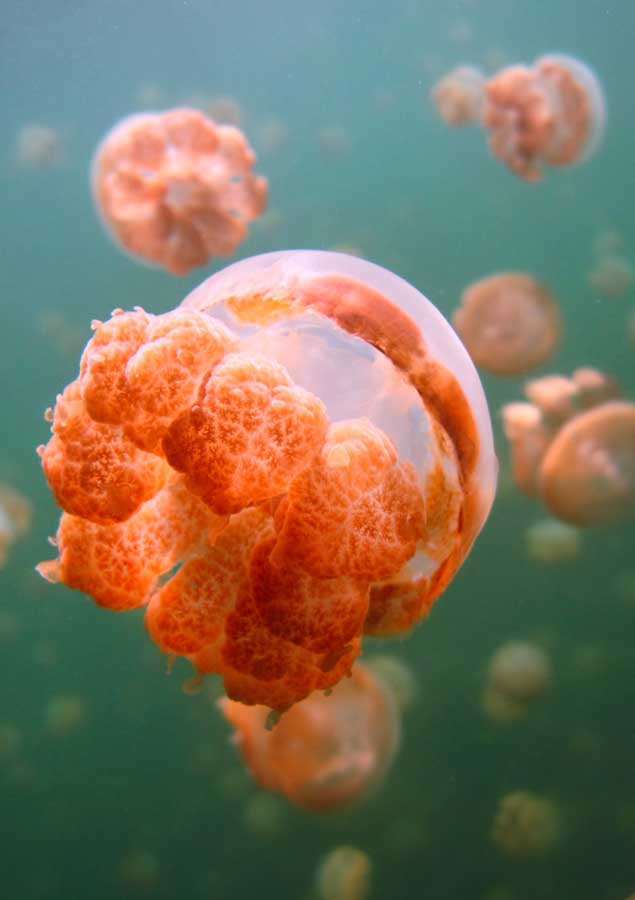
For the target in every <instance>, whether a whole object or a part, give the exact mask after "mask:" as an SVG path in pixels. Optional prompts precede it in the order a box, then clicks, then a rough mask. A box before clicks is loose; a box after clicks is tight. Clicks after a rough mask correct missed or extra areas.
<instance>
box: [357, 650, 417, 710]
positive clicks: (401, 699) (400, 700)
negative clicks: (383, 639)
mask: <svg viewBox="0 0 635 900" xmlns="http://www.w3.org/2000/svg"><path fill="white" fill-rule="evenodd" d="M366 666H367V667H368V668H369V669H370V670H371V671H372V672H374V673H375V675H377V676H378V677H379V678H380V680H381V681H382V682H383V684H384V685H385V686H386V687H387V688H388V690H389V691H390V692H391V693H392V695H393V697H394V698H395V702H396V704H397V707H398V709H399V711H400V712H402V713H403V712H405V711H406V710H407V709H410V707H411V706H412V705H413V703H414V702H415V701H416V699H417V694H418V685H417V681H416V678H415V675H414V673H413V671H412V669H411V668H410V666H408V665H407V664H406V663H405V662H402V660H400V659H398V658H397V657H396V656H389V655H388V654H387V653H377V654H374V655H373V656H370V657H369V658H368V659H367V660H366Z"/></svg>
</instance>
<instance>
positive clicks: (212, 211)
mask: <svg viewBox="0 0 635 900" xmlns="http://www.w3.org/2000/svg"><path fill="white" fill-rule="evenodd" d="M255 159H256V157H255V155H254V153H253V151H252V149H251V147H250V146H249V144H248V143H247V141H246V139H245V137H244V135H243V134H242V132H241V131H240V130H239V129H238V128H235V127H233V126H232V125H217V124H216V123H215V122H213V121H212V120H211V119H208V118H207V117H206V116H204V115H203V114H202V113H200V112H198V111H197V110H194V109H188V108H183V109H172V110H168V111H167V112H163V113H156V114H150V113H144V114H139V115H132V116H128V117H127V118H125V119H123V120H122V121H121V122H119V123H118V124H117V125H115V127H114V128H113V129H112V130H111V131H110V132H108V134H107V135H106V136H105V138H104V139H103V141H102V142H101V144H100V145H99V147H98V148H97V152H96V153H95V157H94V160H93V165H92V172H91V180H92V187H93V195H94V198H95V204H96V206H97V210H98V212H99V215H100V217H101V219H102V221H103V223H104V226H105V227H106V228H107V230H108V231H109V233H110V234H111V235H112V236H113V237H114V238H115V239H116V240H117V242H118V243H119V244H121V246H122V247H123V248H124V249H125V250H127V251H129V252H130V253H131V254H133V255H134V256H138V257H140V258H141V259H143V260H146V261H147V262H150V263H154V264H156V265H160V266H163V267H164V268H166V269H167V270H168V271H169V272H172V273H173V274H175V275H185V274H187V272H189V271H190V269H193V268H195V267H196V266H202V265H205V263H207V262H208V261H209V259H210V258H211V257H212V256H230V255H231V254H232V253H234V252H235V250H236V248H237V246H238V245H239V244H240V242H241V241H242V240H243V239H244V238H245V236H246V234H247V222H249V221H250V220H251V219H254V218H256V217H257V216H259V215H260V214H261V213H262V212H263V211H264V209H265V206H266V202H267V181H266V179H264V178H262V177H258V176H256V175H254V174H252V171H251V169H252V166H253V164H254V162H255Z"/></svg>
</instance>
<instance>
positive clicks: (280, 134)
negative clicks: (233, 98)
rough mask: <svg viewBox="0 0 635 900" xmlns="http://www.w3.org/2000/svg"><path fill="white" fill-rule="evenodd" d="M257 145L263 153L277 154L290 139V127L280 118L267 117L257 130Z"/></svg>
mask: <svg viewBox="0 0 635 900" xmlns="http://www.w3.org/2000/svg"><path fill="white" fill-rule="evenodd" d="M255 138H256V146H257V147H258V148H259V149H260V150H261V151H262V152H263V153H271V154H272V155H275V154H276V153H279V152H280V151H281V150H282V148H283V147H284V146H285V145H286V144H287V143H288V141H289V129H288V127H287V126H286V125H285V123H284V122H282V121H281V120H280V119H276V118H273V117H270V118H268V119H265V120H264V121H263V122H261V124H260V125H259V126H258V128H257V130H256V135H255Z"/></svg>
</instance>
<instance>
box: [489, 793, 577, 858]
mask: <svg viewBox="0 0 635 900" xmlns="http://www.w3.org/2000/svg"><path fill="white" fill-rule="evenodd" d="M561 834H562V817H561V814H560V810H559V809H558V807H557V805H556V804H555V803H554V802H553V801H552V800H550V799H549V798H547V797H543V796H541V795H540V794H535V793H532V792H531V791H512V792H511V793H509V794H506V795H505V796H504V797H502V798H501V800H500V802H499V805H498V809H497V811H496V816H495V818H494V824H493V826H492V840H493V842H494V844H496V846H497V847H498V849H499V850H501V851H502V852H503V853H504V854H505V855H506V856H510V857H515V858H531V857H540V856H546V855H547V854H548V853H549V852H550V851H551V850H553V849H554V847H555V846H556V845H557V843H558V841H559V840H560V837H561Z"/></svg>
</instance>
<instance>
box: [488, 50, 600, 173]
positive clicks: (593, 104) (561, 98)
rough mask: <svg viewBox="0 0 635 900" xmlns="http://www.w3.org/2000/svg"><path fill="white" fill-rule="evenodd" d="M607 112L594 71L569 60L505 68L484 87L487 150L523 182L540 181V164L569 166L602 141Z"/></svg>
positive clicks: (559, 57)
mask: <svg viewBox="0 0 635 900" xmlns="http://www.w3.org/2000/svg"><path fill="white" fill-rule="evenodd" d="M605 120H606V108H605V101H604V96H603V93H602V88H601V86H600V83H599V81H598V79H597V76H596V75H595V73H594V72H593V71H592V70H591V69H590V68H589V67H588V66H587V65H585V64H584V63H583V62H581V61H580V60H578V59H575V58H574V57H572V56H562V55H553V56H542V57H540V59H538V60H536V62H535V63H533V65H531V66H523V65H516V66H509V67H507V68H505V69H502V70H501V71H500V72H498V73H497V74H496V75H494V77H493V78H491V79H490V80H489V81H488V82H487V83H486V85H485V100H484V104H483V113H482V119H481V121H482V124H483V126H484V127H485V128H486V129H487V130H488V131H489V132H490V140H489V143H490V148H491V150H492V153H493V154H494V155H495V156H497V157H498V158H499V159H500V160H501V161H502V162H503V163H504V164H505V165H506V166H507V167H508V168H509V169H511V171H512V172H513V173H514V174H515V175H518V176H519V177H520V178H523V179H524V180H525V181H529V182H535V181H540V180H541V179H542V177H543V167H544V166H569V165H573V164H575V163H578V162H582V161H583V160H585V159H588V157H589V156H590V155H591V154H592V153H593V151H594V150H595V149H596V147H597V146H598V144H599V143H600V141H601V139H602V135H603V132H604V127H605Z"/></svg>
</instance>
